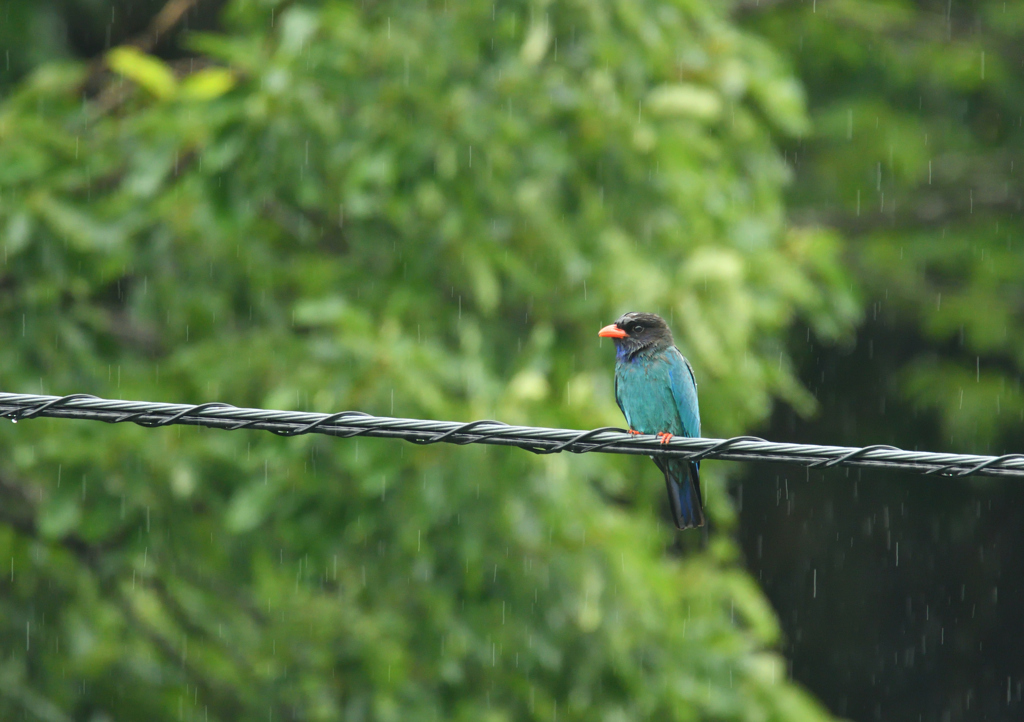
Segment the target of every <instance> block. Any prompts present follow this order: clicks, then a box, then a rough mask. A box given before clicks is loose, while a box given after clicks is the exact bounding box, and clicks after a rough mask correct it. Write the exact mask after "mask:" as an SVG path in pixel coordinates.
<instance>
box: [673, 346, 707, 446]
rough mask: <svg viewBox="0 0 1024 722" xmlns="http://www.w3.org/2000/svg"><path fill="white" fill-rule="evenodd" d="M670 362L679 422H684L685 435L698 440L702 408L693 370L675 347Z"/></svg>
mask: <svg viewBox="0 0 1024 722" xmlns="http://www.w3.org/2000/svg"><path fill="white" fill-rule="evenodd" d="M668 360H669V373H668V378H669V386H670V388H671V389H672V398H673V399H675V402H676V409H677V410H678V411H679V420H680V421H682V422H683V435H684V436H689V437H691V438H697V437H699V436H700V407H699V406H698V405H697V381H696V379H694V377H693V369H692V368H690V362H689V361H687V360H686V359H685V358H683V354H681V353H680V352H679V349H677V348H675V347H673V348H672V349H670V351H669V353H668Z"/></svg>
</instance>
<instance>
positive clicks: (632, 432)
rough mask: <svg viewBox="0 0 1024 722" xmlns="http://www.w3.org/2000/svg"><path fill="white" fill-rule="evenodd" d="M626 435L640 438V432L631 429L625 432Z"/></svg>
mask: <svg viewBox="0 0 1024 722" xmlns="http://www.w3.org/2000/svg"><path fill="white" fill-rule="evenodd" d="M626 433H627V434H635V435H637V436H640V432H639V431H634V430H633V429H629V430H627V431H626Z"/></svg>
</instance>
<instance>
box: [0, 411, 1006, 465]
mask: <svg viewBox="0 0 1024 722" xmlns="http://www.w3.org/2000/svg"><path fill="white" fill-rule="evenodd" d="M40 416H47V417H53V418H62V419H90V420H94V421H106V422H107V423H111V424H118V423H122V422H125V421H130V422H132V423H134V424H138V425H139V426H146V427H151V428H155V427H159V426H171V425H174V424H186V425H189V426H207V427H210V428H214V429H226V430H228V431H236V430H239V429H259V430H262V431H270V432H272V433H275V434H278V435H280V436H299V435H300V434H310V433H316V434H327V435H329V436H339V437H342V438H352V437H354V436H374V437H381V438H389V439H405V440H406V441H411V442H412V443H414V444H436V443H439V442H445V443H449V444H495V445H499V446H517V447H519V448H522V449H526V450H528V451H532V452H534V453H536V454H555V453H558V452H560V451H569V452H572V453H574V454H582V453H587V452H591V451H600V452H603V453H606V454H637V455H642V456H672V457H677V458H683V459H688V460H692V461H698V460H701V459H725V460H729V461H767V462H778V463H784V464H797V465H800V466H805V467H809V468H828V467H834V466H852V467H867V468H874V469H883V468H885V469H899V470H903V471H913V472H917V473H920V474H925V475H932V476H970V475H973V474H977V475H983V476H1012V477H1024V454H1006V455H1004V456H976V455H973V454H937V453H932V452H927V451H905V450H903V449H897V448H896V447H893V446H885V445H882V444H876V445H874V446H865V447H863V448H851V447H846V446H818V445H815V444H780V443H775V442H771V441H765V440H764V439H759V438H757V437H756V436H737V437H734V438H731V439H703V438H701V439H690V438H685V437H682V436H673V437H672V438H671V440H670V441H669V442H668V443H665V444H663V443H662V442H661V439H660V438H659V437H657V436H655V435H647V434H640V435H637V434H631V433H628V432H627V431H626V430H625V429H620V428H616V427H611V426H606V427H602V428H599V429H591V430H590V431H578V430H574V429H548V428H542V427H536V426H511V425H509V424H504V423H502V422H500V421H488V420H481V421H471V422H469V423H459V422H455V421H432V420H426V419H402V418H392V417H388V416H371V415H370V414H364V413H362V412H360V411H341V412H339V413H335V414H317V413H310V412H304V411H268V410H265V409H245V408H238V407H235V406H231V405H230V404H222V403H219V402H212V403H205V404H198V405H189V404H161V403H153V402H149V401H114V400H111V399H101V398H97V397H95V396H91V395H89V394H71V395H69V396H36V395H32V394H5V393H0V418H8V419H10V420H11V421H13V422H15V423H17V422H18V421H22V420H27V419H33V418H37V417H40Z"/></svg>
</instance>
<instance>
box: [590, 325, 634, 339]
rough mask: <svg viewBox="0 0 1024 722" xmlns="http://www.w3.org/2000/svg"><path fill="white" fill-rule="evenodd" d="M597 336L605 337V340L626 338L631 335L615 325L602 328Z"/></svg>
mask: <svg viewBox="0 0 1024 722" xmlns="http://www.w3.org/2000/svg"><path fill="white" fill-rule="evenodd" d="M597 335H598V336H604V337H605V338H626V336H628V335H629V334H628V333H626V332H625V331H623V330H622V329H621V328H619V327H618V326H616V325H615V324H614V323H613V324H610V325H608V326H605V327H604V328H602V329H601V330H600V331H598V332H597Z"/></svg>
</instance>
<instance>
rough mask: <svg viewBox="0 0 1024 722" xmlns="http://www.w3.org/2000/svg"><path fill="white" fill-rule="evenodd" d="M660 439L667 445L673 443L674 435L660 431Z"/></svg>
mask: <svg viewBox="0 0 1024 722" xmlns="http://www.w3.org/2000/svg"><path fill="white" fill-rule="evenodd" d="M658 438H659V439H661V443H663V444H667V443H668V442H670V441H672V434H670V433H668V432H667V431H659V432H658Z"/></svg>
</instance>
